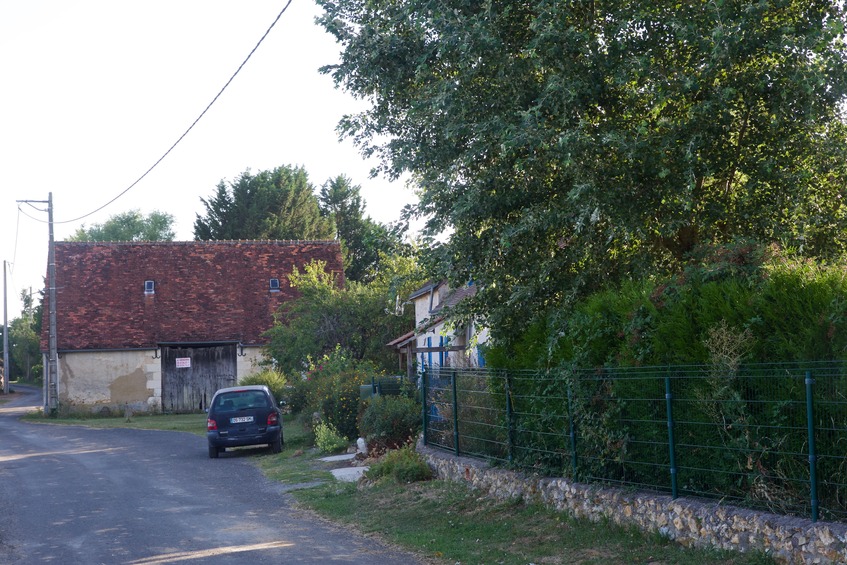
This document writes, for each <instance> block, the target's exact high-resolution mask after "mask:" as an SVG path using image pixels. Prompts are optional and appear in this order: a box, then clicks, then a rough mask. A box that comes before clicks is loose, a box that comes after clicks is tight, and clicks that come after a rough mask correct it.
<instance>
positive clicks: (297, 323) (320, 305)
mask: <svg viewBox="0 0 847 565" xmlns="http://www.w3.org/2000/svg"><path fill="white" fill-rule="evenodd" d="M381 262H382V264H383V266H384V268H383V269H382V271H381V272H380V274H379V276H378V277H377V278H376V279H374V280H373V281H371V282H370V283H367V284H365V283H360V282H357V281H349V282H348V283H347V284H346V285H345V287H344V288H339V287H338V285H337V284H336V281H335V280H334V278H333V276H332V274H330V273H326V272H325V271H324V266H323V264H321V263H320V262H315V263H310V264H309V265H306V267H305V268H304V269H303V272H302V273H301V272H300V271H299V270H297V269H296V268H295V270H294V272H293V273H292V274H291V275H290V276H289V282H290V283H291V285H292V286H293V287H295V288H296V289H297V290H298V291H299V292H300V297H299V298H297V299H295V300H292V301H290V302H288V303H286V304H285V305H283V306H282V307H281V308H280V311H279V312H278V314H277V321H276V323H275V324H274V326H273V327H272V328H271V329H270V330H269V331H268V333H267V335H268V337H269V344H268V355H269V357H270V358H271V359H273V361H274V363H275V364H276V366H277V367H279V368H280V369H281V370H283V371H288V372H292V373H294V374H298V373H299V372H301V371H302V370H304V368H305V367H307V366H308V365H309V362H310V361H309V360H310V359H312V360H314V359H319V358H320V357H321V356H323V355H327V354H329V353H331V352H333V351H335V350H336V348H340V349H341V350H342V351H343V352H344V354H345V355H347V356H349V357H350V358H351V359H353V360H355V361H361V360H368V361H370V362H372V363H374V365H375V366H376V367H378V368H380V369H383V370H392V369H394V368H396V366H397V358H396V354H395V353H394V352H392V351H390V350H389V349H388V348H387V347H386V346H385V344H387V343H388V342H389V341H391V340H392V339H394V338H395V337H397V336H398V335H402V334H404V333H405V332H407V331H409V328H411V327H412V326H413V325H414V315H413V313H412V312H411V311H405V310H404V309H402V308H400V309H399V311H398V308H397V305H398V304H399V303H401V302H402V300H403V299H404V298H405V297H406V296H408V295H409V293H410V292H411V290H412V289H413V288H415V287H416V285H418V284H420V282H421V278H420V273H419V272H418V269H417V265H416V263H415V261H414V260H413V259H410V258H405V257H401V256H393V257H387V256H383V257H382V259H381ZM398 297H399V300H398Z"/></svg>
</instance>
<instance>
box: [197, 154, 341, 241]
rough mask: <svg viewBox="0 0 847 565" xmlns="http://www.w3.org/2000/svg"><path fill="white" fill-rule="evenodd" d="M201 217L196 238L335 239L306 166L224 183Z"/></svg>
mask: <svg viewBox="0 0 847 565" xmlns="http://www.w3.org/2000/svg"><path fill="white" fill-rule="evenodd" d="M200 200H201V201H202V202H203V205H204V207H205V209H206V214H205V216H200V214H197V218H196V219H195V221H194V238H195V239H197V240H221V239H312V240H319V239H331V238H332V236H333V231H334V229H333V225H332V220H331V219H329V218H325V217H323V216H321V213H320V209H319V207H318V199H317V196H315V191H314V188H313V187H312V185H311V184H310V183H309V178H308V175H307V174H306V171H305V169H303V168H302V167H288V166H282V167H277V168H275V169H273V170H272V171H260V172H259V173H258V174H256V175H253V174H251V173H250V171H249V170H248V171H245V172H243V173H242V174H241V175H240V176H239V177H238V178H237V179H236V180H235V181H234V182H232V183H229V184H227V183H225V182H224V181H221V182H220V183H219V184H218V186H217V189H216V191H215V193H214V195H212V197H210V198H209V199H208V200H207V199H204V198H201V199H200Z"/></svg>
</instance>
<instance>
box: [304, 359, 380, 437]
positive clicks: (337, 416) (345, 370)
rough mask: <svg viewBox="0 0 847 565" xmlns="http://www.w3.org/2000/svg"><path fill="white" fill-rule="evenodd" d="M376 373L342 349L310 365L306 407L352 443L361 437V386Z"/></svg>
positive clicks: (306, 383) (306, 385) (371, 366)
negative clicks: (358, 424)
mask: <svg viewBox="0 0 847 565" xmlns="http://www.w3.org/2000/svg"><path fill="white" fill-rule="evenodd" d="M374 373H375V369H374V366H373V365H372V364H371V363H368V362H367V361H360V360H356V359H353V358H351V357H350V356H349V355H347V353H346V352H345V351H344V350H342V349H341V348H340V347H338V348H336V349H335V351H333V352H332V353H330V354H329V355H324V356H323V357H322V358H321V359H319V360H318V361H313V362H311V363H310V365H309V371H308V372H307V373H306V382H305V385H304V386H305V388H306V406H307V408H308V409H309V411H311V412H317V413H318V414H319V415H320V417H321V420H322V421H324V422H327V423H329V424H332V426H333V427H334V428H335V429H336V430H338V433H339V434H340V435H341V436H342V437H344V438H346V439H348V440H353V439H356V438H357V437H359V431H358V426H357V419H358V417H359V408H360V405H361V403H360V401H359V386H360V385H363V384H365V383H369V382H370V380H371V375H373V374H374Z"/></svg>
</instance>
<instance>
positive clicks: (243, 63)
mask: <svg viewBox="0 0 847 565" xmlns="http://www.w3.org/2000/svg"><path fill="white" fill-rule="evenodd" d="M291 2H292V0H288V2H287V3H286V4H285V6H284V7H283V8H282V10H281V11H280V12H279V14H277V16H276V18H275V19H274V21H273V23H271V25H270V27H268V29H267V30H266V31H265V33H264V34H263V35H262V37H261V38H260V39H259V41H258V43H256V46H255V47H253V49H252V50H251V51H250V53H249V54H248V55H247V57H246V58H245V59H244V61H242V63H241V64H240V65H239V66H238V68H237V69H236V70H235V72H234V73H233V74H232V76H231V77H229V80H228V81H226V84H224V85H223V87H222V88H221V89H220V91H218V93H217V94H216V95H215V97H214V98H213V99H212V101H211V102H209V104H208V105H207V106H206V108H205V109H204V110H203V111H202V112H201V113H200V115H199V116H197V119H195V120H194V122H192V123H191V125H190V126H188V129H187V130H185V132H183V134H182V135H181V136H179V139H177V140H176V141H175V142H174V144H173V145H171V146H170V148H169V149H168V150H167V151H165V153H164V154H163V155H162V156H161V157H159V159H158V160H157V161H156V162H155V163H153V165H151V166H150V168H149V169H147V170H146V171H145V172H144V174H142V175H141V176H140V177H138V178H137V179H136V180H135V182H133V183H132V184H130V185H129V186H128V187H126V188H125V189H124V190H123V191H121V192H120V193H118V195H117V196H115V197H114V198H112V199H111V200H109V201H108V202H106V203H105V204H103V205H102V206H100V207H99V208H96V209H94V210H92V211H90V212H88V213H86V214H83V215H82V216H79V217H78V218H74V219H72V220H62V221H56V220H54V221H53V223H54V224H69V223H73V222H78V221H80V220H83V219H85V218H87V217H89V216H91V215H93V214H96V213H97V212H99V211H100V210H102V209H104V208H106V207H107V206H109V205H111V204H112V203H114V202H115V201H116V200H117V199H118V198H120V197H121V196H123V195H124V194H126V193H127V192H129V191H130V190H132V189H133V188H134V187H135V185H137V184H138V183H140V182H141V181H142V180H144V178H145V177H146V176H147V175H149V174H150V173H151V172H152V171H153V169H155V168H156V167H157V166H158V165H159V163H161V162H162V161H163V160H164V159H165V157H167V156H168V155H169V154H170V153H171V151H173V150H174V148H176V146H177V145H179V143H180V142H181V141H182V140H183V139H184V138H185V136H187V135H188V133H189V132H190V131H191V130H192V129H194V126H196V125H197V123H198V122H199V121H200V120H201V119H202V118H203V116H205V115H206V112H208V111H209V109H210V108H211V107H212V105H213V104H214V103H215V102H217V100H218V98H220V96H221V94H223V93H224V91H225V90H226V89H227V87H228V86H229V85H230V83H231V82H232V81H233V80H234V79H235V77H236V76H238V73H239V72H241V69H242V68H243V67H244V65H246V64H247V61H249V60H250V57H252V56H253V53H255V52H256V50H257V49H258V48H259V46H260V45H261V44H262V42H263V41H264V40H265V38H266V37H267V36H268V34H269V33H270V32H271V30H272V29H273V28H274V26H275V25H276V24H277V22H278V21H279V20H280V18H281V17H282V15H283V14H284V13H285V11H286V10H288V7H289V6H290V5H291ZM18 210H19V211H20V212H21V213H22V214H23V215H24V216H27V217H28V218H32V219H33V220H36V221H38V222H44V220H40V219H37V218H33V217H32V216H30V215H29V214H27V213H26V212H23V211H22V210H21V209H20V206H18ZM45 223H46V222H45Z"/></svg>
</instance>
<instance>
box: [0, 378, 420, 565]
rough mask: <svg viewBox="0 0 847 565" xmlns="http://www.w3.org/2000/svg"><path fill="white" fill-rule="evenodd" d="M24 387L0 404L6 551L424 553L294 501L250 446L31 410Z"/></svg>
mask: <svg viewBox="0 0 847 565" xmlns="http://www.w3.org/2000/svg"><path fill="white" fill-rule="evenodd" d="M15 390H16V391H17V392H16V393H15V394H12V395H10V398H12V400H11V401H10V402H8V403H5V404H0V563H15V564H27V563H57V564H61V565H69V564H74V563H80V564H83V563H84V564H86V565H90V564H96V563H105V564H113V563H121V564H128V565H159V564H168V563H204V564H206V563H211V564H229V563H239V564H241V563H251V564H253V563H255V564H262V563H275V564H276V563H330V562H331V563H339V564H362V565H364V564H368V565H375V564H400V563H402V564H404V565H406V564H412V563H420V561H419V560H418V559H416V557H415V556H413V555H410V554H406V553H403V552H400V551H398V550H395V549H393V548H390V547H386V546H384V545H381V544H380V543H379V542H378V541H376V540H374V539H371V538H363V537H360V536H357V535H354V534H352V533H350V532H347V531H345V530H344V529H342V528H340V527H336V526H334V525H331V524H329V523H327V522H324V521H322V520H319V519H316V518H314V517H313V516H311V515H310V514H309V513H308V512H304V511H302V510H298V509H296V508H294V507H293V506H292V499H291V497H290V495H288V494H286V493H285V492H284V491H283V489H282V487H280V485H279V484H276V483H273V482H271V481H269V480H267V479H266V478H265V477H264V476H263V475H262V474H261V472H260V471H259V470H258V469H257V468H256V467H255V466H254V465H252V464H251V463H250V458H249V457H223V458H220V459H216V460H212V459H209V458H208V454H207V450H206V442H205V439H204V438H201V437H198V436H195V435H193V434H187V433H177V432H161V431H148V430H121V429H113V430H96V429H89V428H84V427H77V426H55V425H49V424H33V423H27V422H21V421H19V420H18V416H20V415H21V414H24V413H26V412H27V411H29V410H32V409H34V408H35V407H36V406H37V405H39V404H40V402H41V394H40V391H38V390H35V389H29V390H25V389H23V388H22V387H17V388H16V389H15ZM0 399H5V398H4V397H0Z"/></svg>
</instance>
